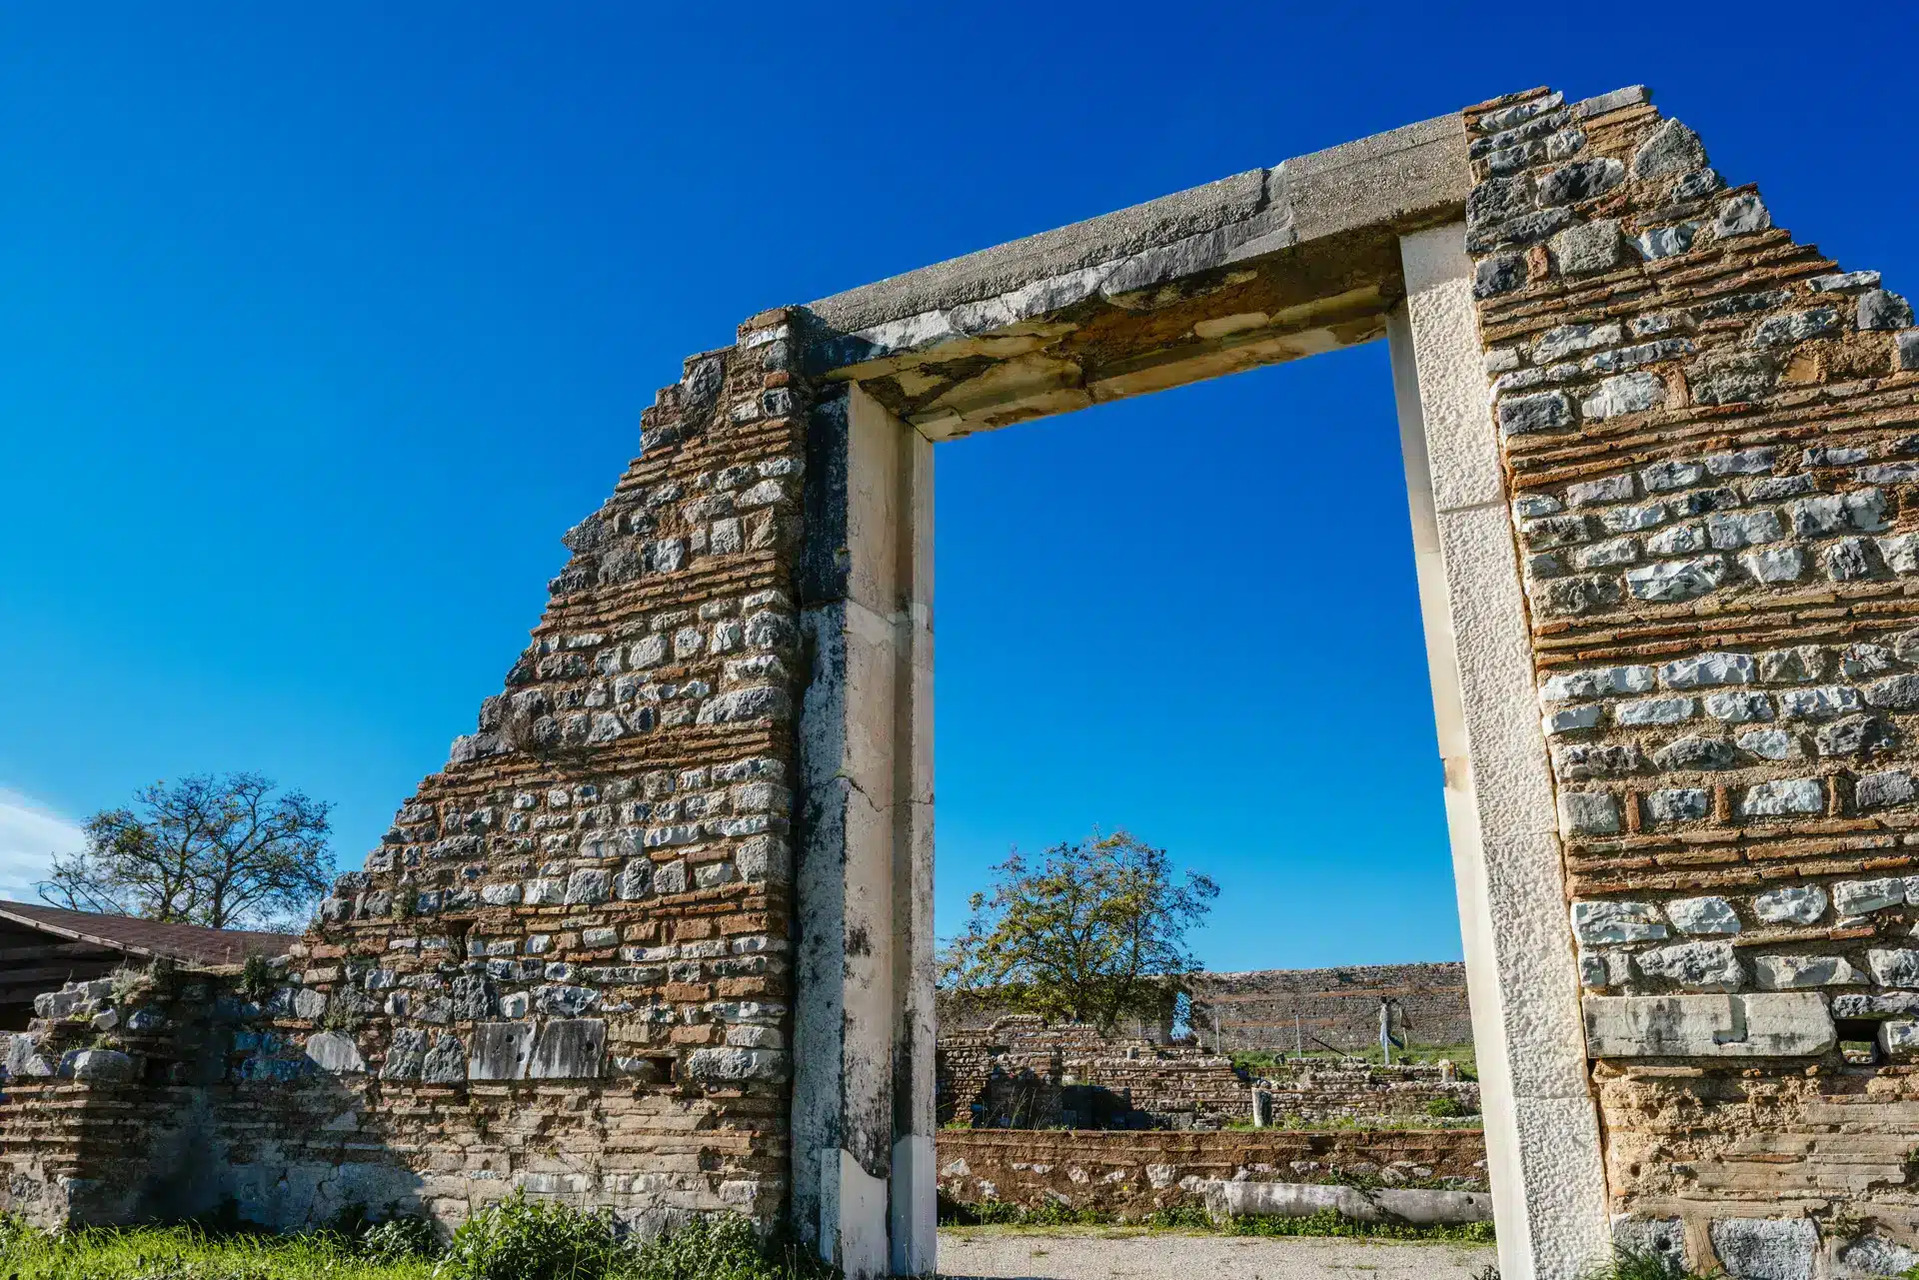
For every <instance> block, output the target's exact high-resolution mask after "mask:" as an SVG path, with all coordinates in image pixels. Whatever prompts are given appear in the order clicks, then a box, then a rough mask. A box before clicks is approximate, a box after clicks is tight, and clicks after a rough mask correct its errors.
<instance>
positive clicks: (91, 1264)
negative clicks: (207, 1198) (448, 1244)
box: [0, 1227, 433, 1280]
mask: <svg viewBox="0 0 1919 1280" xmlns="http://www.w3.org/2000/svg"><path fill="white" fill-rule="evenodd" d="M0 1275H4V1276H6V1277H7V1278H8V1280H433V1263H431V1262H429V1261H427V1260H425V1259H414V1260H411V1261H393V1260H378V1259H373V1258H368V1257H365V1256H362V1255H359V1254H357V1253H356V1252H355V1251H354V1249H353V1248H352V1246H351V1245H350V1244H348V1243H347V1242H346V1241H345V1240H344V1239H342V1238H336V1237H327V1236H306V1237H298V1238H292V1239H288V1238H282V1237H277V1236H237V1237H227V1238H224V1239H216V1238H214V1237H211V1236H208V1235H207V1234H206V1233H204V1232H202V1231H199V1230H197V1229H195V1228H193V1227H143V1228H139V1229H136V1230H128V1231H81V1232H76V1233H73V1234H71V1235H57V1236H56V1235H47V1234H45V1233H42V1232H38V1231H19V1230H15V1231H11V1232H9V1233H8V1238H7V1239H6V1241H5V1243H4V1244H0Z"/></svg>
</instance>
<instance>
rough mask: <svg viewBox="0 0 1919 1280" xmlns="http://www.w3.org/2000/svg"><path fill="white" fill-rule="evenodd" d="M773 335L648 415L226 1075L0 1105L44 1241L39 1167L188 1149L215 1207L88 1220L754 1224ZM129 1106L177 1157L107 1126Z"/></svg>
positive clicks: (85, 1170) (114, 1165) (772, 1109)
mask: <svg viewBox="0 0 1919 1280" xmlns="http://www.w3.org/2000/svg"><path fill="white" fill-rule="evenodd" d="M787 320H788V316H787V314H786V313H783V312H774V313H768V314H766V315H764V316H761V317H757V318H755V319H754V320H752V321H749V322H748V323H747V324H746V325H744V326H742V328H741V331H740V342H739V345H738V346H736V347H733V348H729V349H727V350H723V351H719V352H713V353H708V354H705V355H701V356H697V357H694V358H692V359H690V360H689V361H687V363H686V369H685V376H684V378H683V379H682V380H681V382H680V383H679V384H677V385H676V386H673V387H669V388H667V389H666V390H664V391H662V392H661V393H660V395H659V397H658V399H657V401H656V403H655V405H654V406H653V407H652V408H651V409H649V410H647V412H646V414H645V415H644V416H643V419H642V431H643V437H644V446H645V451H644V454H643V456H642V457H641V458H639V459H638V460H637V461H635V462H634V463H633V464H632V465H631V466H629V467H628V468H627V470H626V472H625V474H624V475H622V476H621V477H620V479H619V482H618V484H617V485H616V486H615V487H614V491H613V494H612V496H611V497H610V498H609V499H608V500H607V501H606V503H605V504H604V506H602V508H601V509H600V510H599V511H598V512H597V513H595V514H593V515H591V516H589V517H588V518H587V519H586V520H584V521H582V522H581V523H580V525H578V526H577V527H576V528H574V529H573V530H572V531H571V532H570V533H568V535H567V538H566V541H567V545H568V547H569V548H570V549H571V552H572V555H571V558H570V559H569V560H568V562H567V564H566V566H565V567H564V569H563V570H562V571H561V572H560V574H559V575H558V576H557V577H555V578H554V579H553V580H552V582H551V584H550V586H551V598H550V601H549V604H548V606H547V609H546V612H545V615H544V616H543V617H542V619H541V620H540V623H539V625H538V626H537V627H536V628H535V629H534V631H533V634H532V641H531V643H530V644H529V645H528V647H527V649H526V651H525V652H524V653H523V654H522V655H521V656H520V658H519V659H518V661H517V662H515V663H513V664H512V668H511V670H510V671H509V672H508V674H507V677H506V689H505V691H504V692H503V693H501V694H500V695H498V696H496V697H492V698H489V699H487V700H486V702H485V704H484V705H483V706H482V708H481V711H480V717H479V724H478V728H477V731H476V732H475V733H473V734H470V735H468V736H466V737H463V738H461V739H459V740H458V741H457V742H456V743H455V744H454V746H453V750H452V754H451V758H450V759H449V760H448V762H447V765H446V767H445V768H444V769H443V770H442V771H441V772H439V773H436V774H433V775H431V776H430V777H428V778H426V779H425V780H424V781H423V782H422V783H421V784H420V787H419V789H418V791H417V792H416V793H415V794H414V795H413V796H412V797H411V798H410V799H409V800H408V801H407V803H406V804H405V805H404V806H402V807H401V809H400V811H399V814H398V816H397V817H396V819H395V821H394V825H393V828H392V830H390V831H389V832H388V833H387V835H386V836H385V838H384V839H383V841H382V843H381V847H380V848H379V849H378V850H377V851H376V852H374V853H373V854H372V855H371V856H369V857H368V858H367V860H366V866H365V869H364V870H362V871H355V872H349V873H347V874H345V875H343V876H341V877H340V879H339V883H338V886H337V888H336V890H335V893H334V896H332V897H330V898H329V899H327V901H326V902H324V903H323V904H322V906H321V911H320V919H319V921H318V923H317V924H316V925H315V927H314V928H313V930H312V931H311V932H310V933H309V934H308V935H307V937H306V938H305V939H304V940H302V941H301V942H300V943H299V944H298V945H296V946H295V947H294V948H293V952H292V963H291V965H290V967H288V968H287V970H286V971H285V972H284V973H283V974H282V975H281V983H282V985H281V986H280V987H279V988H278V989H277V990H276V991H275V992H274V993H273V994H272V995H271V997H270V998H268V999H267V1000H266V1001H265V1002H264V1005H265V1007H264V1008H262V1009H260V1010H259V1011H258V1016H257V1017H256V1018H254V1020H253V1022H252V1023H250V1024H249V1025H247V1026H246V1027H244V1028H243V1029H242V1030H239V1031H233V1032H231V1036H239V1037H241V1038H242V1043H245V1044H247V1045H248V1046H250V1048H249V1049H248V1050H247V1051H241V1052H237V1054H229V1053H225V1052H214V1053H213V1054H212V1056H211V1060H210V1061H211V1065H210V1066H209V1067H208V1068H207V1078H205V1079H200V1080H196V1081H195V1082H194V1086H195V1087H196V1088H197V1089H198V1090H199V1091H198V1092H197V1093H196V1094H195V1095H194V1097H193V1099H192V1100H190V1102H189V1100H186V1099H184V1098H175V1097H173V1096H172V1095H171V1094H169V1093H167V1092H166V1091H167V1090H169V1089H174V1088H176V1087H185V1086H184V1085H179V1086H176V1085H175V1084H174V1083H173V1080H174V1075H173V1073H172V1072H171V1071H170V1070H163V1071H161V1072H160V1073H159V1074H157V1075H151V1076H150V1075H149V1074H148V1068H147V1067H145V1066H144V1065H142V1063H144V1062H147V1061H153V1062H162V1061H164V1059H163V1057H162V1055H160V1054H159V1053H158V1052H154V1053H146V1052H142V1051H140V1049H139V1047H138V1046H135V1050H136V1052H135V1055H134V1057H133V1058H132V1061H133V1062H134V1064H135V1065H134V1067H133V1068H132V1070H133V1072H134V1074H135V1077H136V1079H137V1080H138V1081H139V1083H136V1082H135V1080H123V1079H113V1080H105V1079H102V1080H98V1081H91V1082H90V1081H87V1080H84V1079H76V1078H73V1077H74V1064H73V1063H72V1062H71V1061H67V1060H65V1057H64V1055H56V1057H55V1059H54V1060H53V1061H52V1062H49V1063H43V1065H49V1066H51V1067H53V1069H54V1071H55V1074H53V1075H51V1076H35V1077H33V1078H32V1079H31V1080H30V1081H28V1082H26V1083H21V1082H20V1079H19V1078H18V1077H17V1078H16V1082H15V1083H13V1084H10V1085H9V1089H8V1093H7V1097H6V1101H5V1102H4V1104H0V1132H3V1133H4V1135H5V1147H4V1153H5V1154H4V1158H5V1159H6V1161H7V1162H8V1163H9V1164H10V1165H11V1167H12V1171H13V1174H14V1178H13V1182H14V1192H13V1198H14V1200H15V1202H25V1201H27V1200H30V1199H36V1198H37V1200H38V1201H39V1203H40V1205H41V1208H39V1209H36V1210H35V1212H36V1213H37V1214H38V1215H39V1216H42V1217H45V1218H48V1219H57V1218H58V1217H59V1216H60V1214H62V1213H65V1212H67V1207H66V1206H64V1205H62V1204H59V1203H57V1201H58V1200H59V1196H58V1195H57V1186H55V1187H54V1189H53V1190H51V1191H50V1190H49V1185H50V1184H49V1183H48V1178H49V1177H50V1176H53V1175H54V1174H55V1173H56V1171H58V1170H64V1171H65V1172H66V1173H67V1174H68V1175H69V1176H78V1177H81V1178H82V1179H83V1181H84V1180H86V1179H98V1178H101V1177H103V1176H108V1175H110V1174H111V1175H114V1176H117V1177H119V1179H120V1181H121V1182H122V1184H125V1185H135V1186H144V1187H160V1186H167V1185H169V1184H170V1183H172V1184H182V1183H181V1179H179V1178H177V1177H176V1176H175V1175H176V1174H177V1173H179V1172H180V1171H181V1170H183V1169H184V1168H186V1166H187V1164H189V1163H191V1153H192V1152H193V1151H198V1152H200V1153H201V1155H202V1156H203V1157H204V1156H205V1155H206V1154H207V1153H209V1152H211V1153H212V1158H213V1159H214V1160H215V1162H216V1168H217V1169H219V1170H221V1171H223V1172H221V1173H220V1174H219V1176H217V1177H214V1178H210V1179H209V1178H203V1177H196V1178H194V1179H191V1180H190V1185H191V1186H192V1187H193V1188H194V1191H195V1195H196V1197H197V1198H198V1199H199V1200H202V1201H207V1202H209V1203H202V1204H181V1203H178V1197H175V1198H174V1199H173V1200H170V1201H167V1202H165V1203H162V1202H161V1201H160V1200H157V1199H147V1200H142V1199H141V1198H140V1197H139V1196H138V1195H133V1196H128V1197H123V1198H121V1199H119V1200H116V1201H115V1202H113V1203H112V1204H111V1205H105V1206H103V1207H101V1209H100V1211H99V1212H98V1213H94V1214H92V1215H91V1216H93V1217H95V1218H99V1217H107V1218H112V1219H125V1218H129V1217H141V1216H147V1215H149V1214H154V1213H160V1212H163V1211H180V1210H187V1211H192V1210H195V1209H201V1208H208V1207H211V1202H214V1201H217V1199H219V1198H221V1197H228V1196H231V1197H233V1198H235V1199H237V1200H238V1202H239V1203H240V1206H241V1208H242V1210H243V1212H245V1213H246V1214H247V1215H248V1216H250V1217H253V1218H255V1219H256V1220H258V1221H262V1222H266V1223H269V1224H272V1225H276V1226H287V1225H297V1224H301V1223H309V1222H314V1221H320V1220H324V1218H325V1217H326V1216H328V1214H329V1212H330V1211H331V1210H332V1209H333V1208H336V1207H337V1206H338V1203H339V1197H338V1196H337V1195H335V1194H332V1192H330V1191H329V1190H328V1188H333V1190H335V1191H337V1190H338V1189H339V1185H340V1177H339V1170H340V1167H341V1164H342V1162H343V1161H344V1162H347V1163H350V1164H353V1165H357V1166H364V1167H365V1168H363V1169H362V1170H361V1172H360V1173H359V1174H358V1175H357V1177H358V1183H357V1184H356V1186H357V1187H358V1190H359V1192H361V1193H363V1194H360V1196H359V1198H360V1199H362V1201H363V1202H365V1203H366V1204H367V1205H368V1206H369V1207H370V1208H371V1209H373V1210H374V1211H375V1212H376V1213H378V1212H381V1211H383V1210H385V1209H386V1208H388V1207H389V1206H391V1207H396V1208H402V1209H424V1210H426V1211H428V1212H431V1213H433V1214H435V1215H437V1216H439V1217H442V1218H446V1219H457V1218H459V1217H462V1216H464V1215H465V1214H466V1213H467V1212H469V1211H470V1210H471V1209H472V1208H473V1207H474V1206H476V1205H478V1204H481V1203H484V1202H486V1201H488V1200H491V1199H493V1198H496V1197H498V1196H501V1195H503V1194H505V1193H506V1192H508V1191H509V1190H511V1189H512V1188H513V1187H515V1186H521V1185H524V1186H527V1187H529V1188H530V1189H532V1190H535V1191H540V1192H544V1193H550V1194H556V1195H562V1196H565V1197H567V1198H570V1199H573V1200H576V1201H578V1202H583V1203H592V1204H599V1205H606V1206H610V1207H612V1208H613V1209H614V1210H615V1211H616V1212H618V1213H619V1214H620V1215H621V1216H622V1217H624V1218H627V1219H629V1220H631V1221H634V1222H636V1223H639V1224H641V1225H658V1224H659V1223H661V1222H663V1221H666V1220H667V1219H669V1218H671V1217H672V1216H674V1215H679V1214H684V1213H689V1212H701V1211H711V1210H718V1209H723V1208H732V1209H738V1210H742V1211H744V1212H747V1213H749V1214H752V1215H754V1216H756V1217H757V1218H759V1219H760V1220H761V1221H763V1222H768V1223H770V1222H772V1221H774V1220H775V1219H776V1218H777V1216H778V1214H779V1213H780V1211H781V1208H782V1205H783V1202H784V1199H785V1196H786V1190H787V1185H788V1181H787V1149H786V1142H787V1121H786V1095H785V1082H786V1081H787V1079H788V1078H789V1075H790V1063H789V1062H788V1057H787V1044H788V1034H789V1029H790V1028H789V1021H790V1019H789V1010H790V1007H791V1003H792V1000H791V996H792V974H791V969H790V966H789V961H788V947H789V942H790V933H791V928H792V925H791V918H792V913H791V906H790V888H789V886H790V884H791V881H792V868H791V847H790V844H789V840H788V833H789V828H790V826H791V822H792V807H793V805H792V792H791V790H790V788H791V787H792V785H793V783H794V778H795V770H796V760H795V748H794V744H793V733H792V722H793V713H794V706H795V702H796V694H797V688H796V678H797V673H798V670H799V668H798V665H797V659H798V656H799V655H798V652H797V648H798V640H799V636H798V628H797V625H796V615H795V608H794V601H793V594H792V592H793V577H794V567H795V559H796V556H797V549H798V544H799V539H800V508H801V497H802V494H801V484H802V472H803V462H804V449H803V444H804V428H803V415H804V411H805V408H806V401H807V397H806V394H805V391H804V388H803V386H802V385H801V384H800V383H798V382H797V381H795V379H794V377H793V375H792V374H791V373H790V372H789V365H790V364H791V363H792V356H793V349H794V338H793V334H792V331H791V329H790V328H789V327H788V324H787ZM62 1034H63V1033H62ZM231 1036H230V1037H229V1038H231ZM249 1037H250V1039H247V1038H249ZM59 1038H60V1035H59V1034H55V1035H54V1036H53V1038H52V1040H51V1041H50V1043H51V1044H52V1045H53V1047H55V1048H57V1047H58V1042H59ZM149 1047H150V1046H149ZM29 1056H31V1055H29ZM255 1081H259V1082H262V1083H266V1082H270V1083H271V1084H272V1089H271V1090H266V1089H262V1088H256V1087H254V1083H255ZM156 1090H157V1092H156ZM49 1104H51V1106H50V1105H49ZM130 1109H135V1110H138V1111H139V1112H140V1113H141V1117H140V1118H141V1122H142V1123H143V1124H144V1123H146V1122H147V1121H150V1120H151V1119H152V1116H153V1114H155V1113H159V1112H168V1111H171V1112H177V1113H179V1115H181V1116H182V1117H183V1120H182V1125H183V1126H184V1127H185V1128H186V1129H189V1130H191V1133H190V1135H189V1138H188V1139H182V1138H180V1137H179V1135H178V1134H169V1133H163V1132H159V1131H157V1130H156V1131H154V1132H152V1133H150V1134H143V1133H140V1132H136V1130H135V1128H133V1127H129V1126H125V1125H121V1126H120V1127H118V1128H115V1125H116V1124H118V1121H117V1119H116V1117H121V1116H123V1115H124V1114H125V1113H126V1112H128V1111H129V1110H130ZM188 1118H190V1123H188ZM29 1135H30V1136H29ZM367 1169H371V1170H375V1171H376V1172H367V1171H366V1170H367ZM182 1185H185V1184H182ZM80 1216H83V1217H84V1216H89V1215H87V1214H81V1215H80Z"/></svg>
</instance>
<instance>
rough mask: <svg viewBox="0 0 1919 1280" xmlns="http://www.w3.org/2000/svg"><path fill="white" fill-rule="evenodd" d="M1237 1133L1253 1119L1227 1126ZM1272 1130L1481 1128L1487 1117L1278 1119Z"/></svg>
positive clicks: (1374, 1130) (1238, 1121)
mask: <svg viewBox="0 0 1919 1280" xmlns="http://www.w3.org/2000/svg"><path fill="white" fill-rule="evenodd" d="M1223 1127H1225V1128H1227V1129H1233V1130H1241V1129H1245V1130H1250V1129H1252V1127H1253V1122H1252V1121H1251V1120H1235V1121H1233V1122H1232V1123H1230V1124H1227V1125H1225V1126H1223ZM1266 1127H1267V1128H1269V1129H1286V1130H1305V1131H1312V1130H1319V1129H1342V1130H1344V1129H1351V1130H1358V1131H1362V1132H1367V1133H1372V1132H1376V1131H1382V1130H1395V1131H1396V1130H1400V1129H1480V1128H1484V1127H1485V1117H1484V1116H1452V1117H1449V1116H1429V1115H1416V1116H1359V1117H1357V1118H1355V1117H1353V1116H1328V1117H1326V1118H1324V1119H1320V1120H1312V1119H1308V1118H1307V1117H1305V1116H1274V1117H1273V1122H1272V1123H1271V1124H1270V1125H1268V1126H1266Z"/></svg>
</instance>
